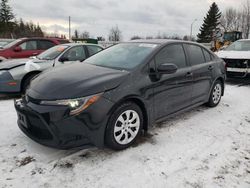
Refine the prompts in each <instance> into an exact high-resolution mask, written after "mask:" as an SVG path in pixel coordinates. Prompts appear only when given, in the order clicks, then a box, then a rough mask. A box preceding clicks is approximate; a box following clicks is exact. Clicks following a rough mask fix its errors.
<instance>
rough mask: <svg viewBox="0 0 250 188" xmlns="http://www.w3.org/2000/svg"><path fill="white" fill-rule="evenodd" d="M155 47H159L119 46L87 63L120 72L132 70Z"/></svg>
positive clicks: (93, 57)
mask: <svg viewBox="0 0 250 188" xmlns="http://www.w3.org/2000/svg"><path fill="white" fill-rule="evenodd" d="M155 47H157V44H147V43H122V44H117V45H115V46H112V47H110V48H108V49H106V50H104V51H101V52H99V53H98V54H96V55H94V56H92V57H90V58H88V59H87V60H86V63H89V64H93V65H97V66H102V67H109V68H114V69H120V70H130V69H133V68H134V67H136V66H137V65H139V64H140V63H142V61H143V60H144V59H145V58H146V57H147V56H148V55H149V54H150V53H151V52H152V51H153V50H154V49H155Z"/></svg>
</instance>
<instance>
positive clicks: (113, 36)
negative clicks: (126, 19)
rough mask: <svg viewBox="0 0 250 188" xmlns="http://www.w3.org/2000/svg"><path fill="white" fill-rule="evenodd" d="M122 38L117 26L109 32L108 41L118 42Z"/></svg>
mask: <svg viewBox="0 0 250 188" xmlns="http://www.w3.org/2000/svg"><path fill="white" fill-rule="evenodd" d="M121 38H122V32H121V30H120V29H119V28H118V26H115V27H112V28H111V29H110V32H109V41H120V40H121Z"/></svg>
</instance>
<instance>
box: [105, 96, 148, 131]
mask: <svg viewBox="0 0 250 188" xmlns="http://www.w3.org/2000/svg"><path fill="white" fill-rule="evenodd" d="M126 102H133V103H135V104H136V105H138V106H139V108H140V109H141V111H142V114H143V127H142V128H143V130H144V131H147V130H148V123H149V116H148V112H147V108H146V105H145V103H144V102H143V100H142V99H140V97H138V96H134V95H133V96H126V97H124V98H122V99H121V100H119V101H118V102H117V103H116V104H115V105H114V106H113V107H112V108H111V110H110V111H109V115H111V114H112V112H114V110H115V109H116V108H117V107H118V106H120V105H121V104H123V103H126Z"/></svg>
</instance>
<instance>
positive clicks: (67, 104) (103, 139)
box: [15, 40, 225, 150]
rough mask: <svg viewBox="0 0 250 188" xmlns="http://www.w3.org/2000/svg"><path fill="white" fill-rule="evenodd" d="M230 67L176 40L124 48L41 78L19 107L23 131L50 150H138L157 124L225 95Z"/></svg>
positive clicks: (198, 47) (136, 43)
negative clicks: (139, 140) (136, 146)
mask: <svg viewBox="0 0 250 188" xmlns="http://www.w3.org/2000/svg"><path fill="white" fill-rule="evenodd" d="M224 80H225V64H224V62H223V60H221V59H219V58H218V57H217V56H216V55H215V54H213V53H212V52H211V51H209V50H207V49H206V48H205V47H203V46H201V45H199V44H197V43H191V42H184V41H174V40H144V41H143V40H140V41H133V42H127V43H120V44H118V45H115V46H113V47H110V48H108V49H107V50H104V51H102V52H100V53H98V54H96V55H95V56H92V57H90V58H89V59H87V60H86V61H85V62H84V63H80V62H79V63H75V64H71V65H65V66H61V67H58V68H55V69H52V70H50V71H47V72H44V73H42V74H41V75H39V76H38V77H37V78H35V79H34V80H33V81H32V82H31V85H30V88H29V89H28V90H27V93H26V95H25V97H24V98H23V99H20V100H17V101H15V107H16V110H17V114H18V125H19V127H20V129H21V130H22V131H23V132H24V133H25V134H26V135H27V136H29V137H30V138H31V139H33V140H35V141H37V142H39V143H41V144H43V145H47V146H51V147H56V148H62V149H68V148H73V147H85V146H87V147H89V146H97V147H104V146H107V147H110V148H112V149H115V150H121V149H125V148H127V147H129V146H131V145H132V144H133V143H134V142H135V141H136V139H137V138H138V137H139V136H140V133H141V132H142V130H144V131H146V130H147V129H148V127H150V125H152V124H154V123H157V122H161V121H164V120H165V119H166V118H167V117H169V116H170V115H173V114H177V113H180V112H183V111H185V110H189V109H191V108H194V107H197V106H199V105H202V104H207V105H208V106H210V107H215V106H217V105H218V104H219V102H220V100H221V97H222V96H223V94H224Z"/></svg>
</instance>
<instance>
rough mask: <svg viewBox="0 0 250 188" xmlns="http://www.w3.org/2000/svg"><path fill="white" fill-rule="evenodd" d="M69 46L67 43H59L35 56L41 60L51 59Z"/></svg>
mask: <svg viewBox="0 0 250 188" xmlns="http://www.w3.org/2000/svg"><path fill="white" fill-rule="evenodd" d="M67 48H69V46H67V45H59V46H54V47H52V48H50V49H48V50H46V51H44V52H43V53H41V54H40V55H38V56H37V58H38V59H41V60H53V59H55V58H56V57H58V56H59V55H60V54H62V53H63V52H64V51H65V50H66V49H67Z"/></svg>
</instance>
